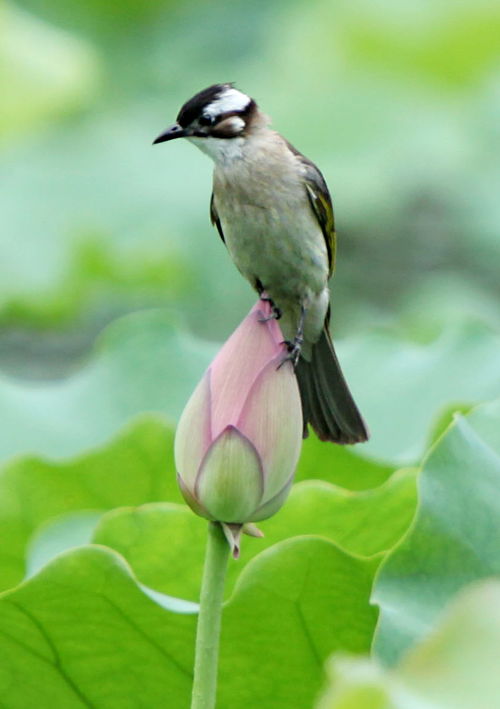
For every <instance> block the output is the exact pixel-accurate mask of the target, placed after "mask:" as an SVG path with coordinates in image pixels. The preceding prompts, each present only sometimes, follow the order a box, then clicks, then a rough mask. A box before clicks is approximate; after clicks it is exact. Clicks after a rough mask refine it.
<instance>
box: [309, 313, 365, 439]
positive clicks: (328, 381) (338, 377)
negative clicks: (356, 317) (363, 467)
mask: <svg viewBox="0 0 500 709" xmlns="http://www.w3.org/2000/svg"><path fill="white" fill-rule="evenodd" d="M327 328H328V326H327V325H326V324H325V327H324V328H323V332H322V334H321V337H320V338H319V340H318V342H317V343H316V344H315V345H314V347H313V350H312V358H311V361H310V362H307V361H306V360H305V359H302V357H301V358H300V359H299V361H298V363H297V367H296V369H295V373H296V375H297V380H298V383H299V389H300V397H301V399H302V412H303V416H304V437H305V436H307V424H308V423H309V424H311V426H312V427H313V429H314V430H315V431H316V433H317V435H318V438H320V439H321V440H322V441H332V442H333V443H360V442H362V441H366V440H367V439H368V430H367V427H366V424H365V422H364V421H363V418H362V416H361V414H360V413H359V411H358V407H357V406H356V404H355V403H354V399H353V398H352V395H351V392H350V391H349V388H348V386H347V383H346V380H345V379H344V375H343V374H342V370H341V369H340V364H339V361H338V359H337V356H336V354H335V350H334V349H333V343H332V340H331V338H330V334H329V332H328V329H327Z"/></svg>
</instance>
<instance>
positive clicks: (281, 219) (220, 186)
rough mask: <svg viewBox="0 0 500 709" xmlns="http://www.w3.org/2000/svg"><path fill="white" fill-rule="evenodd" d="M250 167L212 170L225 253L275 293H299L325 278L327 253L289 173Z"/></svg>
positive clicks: (288, 295)
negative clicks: (215, 171)
mask: <svg viewBox="0 0 500 709" xmlns="http://www.w3.org/2000/svg"><path fill="white" fill-rule="evenodd" d="M270 172H271V171H270V170H269V169H268V170H263V169H262V166H259V167H258V168H257V169H254V170H253V171H251V170H248V169H247V168H245V169H241V170H240V171H239V173H238V174H236V175H235V174H234V171H233V174H232V175H231V174H224V175H222V176H221V175H219V176H218V175H217V173H216V174H215V176H214V201H215V206H216V209H217V212H218V215H219V218H220V221H221V225H222V230H223V233H224V238H225V241H226V245H227V248H228V250H229V253H230V255H231V257H232V259H233V261H234V262H235V264H236V266H237V267H238V269H239V270H240V271H241V273H242V274H243V275H244V276H245V277H246V278H248V280H249V281H250V282H252V283H254V282H255V279H256V278H258V279H259V280H260V281H261V283H262V284H263V286H264V287H265V288H266V289H267V290H268V292H269V294H270V295H271V296H272V297H273V296H274V297H275V298H276V299H279V298H280V297H281V298H286V299H289V298H291V299H293V300H297V299H302V298H303V297H305V296H306V295H307V293H309V292H313V293H318V292H320V291H321V290H322V289H323V288H324V287H325V285H326V282H327V280H328V254H327V249H326V244H325V240H324V237H323V234H322V231H321V228H320V226H319V224H318V222H317V220H316V218H315V215H314V213H313V212H312V209H311V206H310V204H309V200H308V198H307V194H306V191H305V187H304V185H303V183H301V182H300V180H299V179H298V176H295V175H293V174H292V175H280V176H278V178H277V177H276V175H275V176H274V178H273V179H272V178H271V175H270Z"/></svg>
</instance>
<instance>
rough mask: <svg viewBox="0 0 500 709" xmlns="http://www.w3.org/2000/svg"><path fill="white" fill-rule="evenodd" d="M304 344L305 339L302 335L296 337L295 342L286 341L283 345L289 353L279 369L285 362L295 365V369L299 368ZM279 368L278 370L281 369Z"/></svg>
mask: <svg viewBox="0 0 500 709" xmlns="http://www.w3.org/2000/svg"><path fill="white" fill-rule="evenodd" d="M303 342H304V338H303V337H302V336H301V335H296V336H295V337H294V338H293V340H284V341H283V344H284V345H285V346H286V349H287V353H286V355H285V356H284V357H283V359H282V361H281V362H280V365H279V367H282V366H283V365H284V364H285V362H291V363H292V364H293V368H294V369H295V367H296V366H297V363H298V361H299V357H300V352H301V350H302V343H303ZM279 367H278V369H279Z"/></svg>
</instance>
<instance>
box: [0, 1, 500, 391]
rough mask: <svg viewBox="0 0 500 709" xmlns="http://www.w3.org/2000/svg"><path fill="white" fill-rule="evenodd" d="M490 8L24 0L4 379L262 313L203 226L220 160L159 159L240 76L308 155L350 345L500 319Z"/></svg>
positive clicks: (1, 249)
mask: <svg viewBox="0 0 500 709" xmlns="http://www.w3.org/2000/svg"><path fill="white" fill-rule="evenodd" d="M499 37H500V6H499V5H495V4H494V3H491V2H489V1H484V0H463V1H461V2H445V1H444V0H433V1H432V2H431V1H430V0H425V1H422V2H419V3H417V4H413V3H401V2H397V1H396V0H380V1H379V2H372V1H371V0H356V1H355V2H348V1H347V0H313V1H309V2H304V1H303V0H302V1H301V0H293V1H290V0H287V1H285V0H265V1H264V0H256V1H254V2H251V3H248V2H244V1H243V0H233V2H231V3H228V2H223V1H222V0H215V1H214V2H210V3H204V2H200V1H199V0H184V1H183V2H181V3H179V2H173V0H143V2H140V3H139V2H134V1H133V0H123V1H122V2H120V3H118V2H114V1H113V2H112V1H107V2H104V1H103V0H73V1H72V2H71V3H67V2H63V0H24V1H23V2H17V3H16V4H11V3H5V4H2V5H1V7H0V67H1V68H0V97H1V98H0V101H1V111H0V158H1V165H0V184H1V192H0V214H1V241H0V262H1V264H2V278H1V281H0V325H1V335H0V367H1V368H2V370H3V371H4V372H5V373H6V374H7V375H9V376H10V375H14V376H16V377H20V378H29V379H47V378H58V377H60V376H63V375H66V374H68V373H70V372H72V371H73V370H74V369H75V368H76V367H77V366H78V364H79V363H80V362H81V361H82V358H83V357H85V353H86V352H87V351H88V350H89V348H90V346H91V343H92V342H93V340H94V339H95V336H96V334H97V333H98V332H99V331H100V330H101V329H102V328H103V327H104V325H105V324H106V323H108V322H109V321H111V320H112V319H114V318H115V317H117V316H118V315H121V314H124V313H127V312H130V311H135V310H140V309H143V308H146V307H150V306H161V307H166V308H167V309H168V310H169V311H171V313H172V317H173V318H174V320H177V321H178V322H179V323H184V324H185V327H186V328H187V329H189V330H190V331H192V332H193V333H194V334H196V335H199V336H201V337H203V338H206V339H209V340H213V341H220V340H222V339H223V338H225V337H226V336H227V335H228V333H229V332H230V331H231V329H232V328H233V327H234V326H235V324H236V323H237V322H238V321H239V320H240V319H241V318H242V316H243V315H244V313H245V312H246V309H247V308H248V307H249V306H250V304H251V303H252V301H253V299H254V295H253V293H252V292H251V290H250V288H249V286H248V285H247V284H246V283H245V282H244V281H243V280H242V279H241V277H240V276H239V274H238V273H237V272H236V270H235V268H234V267H233V265H232V264H231V263H230V260H229V258H228V256H227V254H226V252H225V249H224V247H223V245H222V243H221V241H220V240H219V238H218V236H217V234H216V232H215V230H213V229H212V227H211V226H210V224H209V220H208V203H209V197H210V179H211V178H210V176H211V164H210V161H209V160H208V159H207V158H206V157H205V156H203V155H202V154H200V153H199V152H198V151H196V150H195V149H194V148H193V147H192V146H191V145H188V144H186V143H183V142H182V141H179V142H177V143H173V144H169V145H168V146H155V147H154V148H153V147H152V146H151V142H152V139H153V138H154V137H155V136H156V135H157V134H158V133H159V132H160V131H161V130H162V129H164V128H165V127H166V126H167V125H168V124H170V123H171V122H172V121H173V119H174V118H175V116H176V114H177V111H178V109H179V107H180V105H181V104H182V103H183V102H184V101H185V100H186V99H187V98H189V97H190V96H191V95H192V94H193V93H195V92H196V91H198V90H200V89H202V88H204V87H205V86H206V85H208V84H211V83H213V82H220V81H235V82H236V83H237V85H238V87H239V88H241V89H242V90H243V91H245V92H247V93H249V94H250V95H252V96H254V97H255V98H256V99H257V101H258V102H259V104H260V105H261V107H262V108H263V109H264V110H265V111H266V112H268V113H269V114H270V115H271V116H272V117H273V124H274V126H275V128H276V129H277V130H279V131H280V132H282V133H283V134H284V135H286V137H287V138H288V139H289V140H290V141H291V142H292V143H294V144H295V145H296V146H297V147H298V148H299V149H300V150H301V151H302V152H304V153H305V154H306V155H307V156H308V157H310V158H311V159H312V160H314V161H315V162H317V164H318V165H319V166H320V167H321V169H322V171H323V172H324V174H325V176H326V178H327V181H328V183H329V185H330V188H331V192H332V195H333V199H334V206H335V209H336V218H337V225H338V233H339V252H338V265H337V273H336V275H335V278H334V280H333V282H332V294H333V301H334V311H333V312H334V316H333V328H334V330H335V331H336V333H337V334H338V335H339V336H340V337H348V336H351V335H353V334H356V335H357V334H359V333H363V332H366V331H367V330H368V329H373V328H382V329H390V330H392V331H393V332H396V333H397V335H398V336H400V337H401V338H402V339H405V338H406V339H410V340H416V341H418V342H428V341H430V340H432V339H433V338H435V337H436V336H438V335H439V334H440V333H441V332H443V330H444V329H446V328H447V327H449V326H453V324H455V323H456V322H457V321H462V320H464V319H468V318H472V319H474V320H476V319H479V320H482V321H485V322H486V323H487V324H488V325H489V326H491V327H492V328H494V329H497V328H498V327H499V326H500V314H499V309H498V296H499V294H500V279H499V277H498V264H499V262H500V240H499V238H498V227H497V225H498V223H499V222H500V198H499V187H500V184H499V174H498V148H499V142H500V141H499V138H500V121H499V113H500V82H499V78H500V63H499V45H500V41H499Z"/></svg>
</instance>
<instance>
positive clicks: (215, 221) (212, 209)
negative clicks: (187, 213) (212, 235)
mask: <svg viewBox="0 0 500 709" xmlns="http://www.w3.org/2000/svg"><path fill="white" fill-rule="evenodd" d="M210 221H211V222H212V224H213V225H214V226H216V227H217V231H218V232H219V236H220V238H221V239H222V241H223V243H224V244H225V243H226V240H225V239H224V232H223V231H222V225H221V223H220V219H219V215H218V214H217V210H216V209H215V202H214V193H213V192H212V196H211V198H210Z"/></svg>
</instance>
